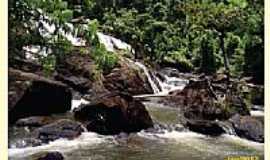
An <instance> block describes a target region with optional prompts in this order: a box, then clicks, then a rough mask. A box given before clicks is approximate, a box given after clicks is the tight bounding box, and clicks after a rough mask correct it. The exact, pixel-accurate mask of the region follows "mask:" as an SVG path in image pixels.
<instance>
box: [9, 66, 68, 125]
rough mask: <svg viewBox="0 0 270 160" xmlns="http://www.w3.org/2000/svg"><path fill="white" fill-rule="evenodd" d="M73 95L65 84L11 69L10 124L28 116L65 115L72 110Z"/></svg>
mask: <svg viewBox="0 0 270 160" xmlns="http://www.w3.org/2000/svg"><path fill="white" fill-rule="evenodd" d="M71 99H72V94H71V91H70V90H69V89H68V87H67V86H66V85H64V84H63V83H60V82H57V81H54V80H51V79H48V78H45V77H42V76H38V75H36V74H33V73H26V72H22V71H20V70H15V69H12V68H10V69H9V88H8V105H9V108H8V114H9V123H14V122H15V121H16V120H17V119H19V118H24V117H28V116H40V115H50V114H53V113H63V112H66V111H68V110H70V109H71Z"/></svg>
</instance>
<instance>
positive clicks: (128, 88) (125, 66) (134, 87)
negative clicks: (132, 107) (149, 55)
mask: <svg viewBox="0 0 270 160" xmlns="http://www.w3.org/2000/svg"><path fill="white" fill-rule="evenodd" d="M104 77H105V79H104V86H105V88H106V89H108V90H109V91H118V92H126V93H129V94H131V95H139V94H149V93H153V91H152V88H151V86H150V84H149V82H148V80H147V77H146V75H145V74H144V72H143V71H142V70H140V69H139V68H138V66H136V65H135V64H134V63H133V62H131V61H129V60H127V59H124V58H123V59H121V58H120V60H119V66H118V67H116V68H114V69H113V70H112V71H111V72H110V73H109V74H107V75H105V76H104Z"/></svg>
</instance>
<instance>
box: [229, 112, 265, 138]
mask: <svg viewBox="0 0 270 160" xmlns="http://www.w3.org/2000/svg"><path fill="white" fill-rule="evenodd" d="M229 121H230V122H231V123H232V125H233V128H234V130H235V132H236V134H237V135H238V136H240V137H243V138H246V139H249V140H252V141H256V142H261V143H263V142H264V126H263V124H262V122H261V121H260V120H258V119H255V118H253V117H251V116H240V115H235V116H233V117H232V118H231V119H230V120H229Z"/></svg>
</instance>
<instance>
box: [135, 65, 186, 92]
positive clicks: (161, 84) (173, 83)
mask: <svg viewBox="0 0 270 160" xmlns="http://www.w3.org/2000/svg"><path fill="white" fill-rule="evenodd" d="M135 64H136V65H137V66H138V67H139V68H141V69H142V70H143V71H144V74H145V75H146V76H147V79H148V82H149V83H150V85H151V87H152V89H153V92H154V95H155V96H166V95H168V94H169V93H170V92H172V91H175V90H182V89H183V88H184V87H185V86H186V84H187V83H188V82H189V81H188V80H187V79H183V78H178V77H170V76H168V75H165V74H164V75H163V77H164V80H161V79H160V78H159V77H157V76H156V75H155V74H152V73H151V72H150V70H149V69H147V67H146V66H145V65H144V64H142V63H141V62H135ZM160 74H161V73H160ZM139 96H147V95H139ZM148 96H150V95H148ZM137 97H138V96H137Z"/></svg>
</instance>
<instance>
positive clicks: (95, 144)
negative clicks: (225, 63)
mask: <svg viewBox="0 0 270 160" xmlns="http://www.w3.org/2000/svg"><path fill="white" fill-rule="evenodd" d="M98 36H99V37H100V39H101V41H103V42H104V43H105V44H106V43H107V44H106V45H105V46H109V47H110V49H111V50H112V51H113V46H115V45H123V44H121V43H120V42H118V41H117V40H110V39H108V38H111V37H110V36H104V35H102V34H101V33H99V34H98ZM113 42H114V43H113ZM108 43H113V44H108ZM124 45H126V44H124ZM128 47H129V46H128ZM128 47H125V48H128ZM107 48H108V47H107ZM118 48H121V46H120V47H118ZM134 63H135V64H136V65H137V66H138V67H139V68H140V69H141V70H143V72H144V73H145V75H146V76H147V78H148V81H149V83H150V85H151V87H152V89H153V91H154V94H150V95H138V96H135V97H155V99H158V98H159V96H166V95H168V94H169V92H171V91H174V90H179V89H183V88H184V87H185V85H186V84H187V83H188V80H186V79H181V78H179V77H170V76H168V75H164V79H163V80H161V79H160V78H158V77H157V76H156V75H154V74H153V73H151V72H150V71H149V70H148V69H147V67H146V66H144V65H143V64H142V63H140V62H134ZM81 103H87V102H86V101H85V100H83V99H82V100H74V101H73V105H72V109H74V108H76V107H78V106H79V105H80V104H81ZM143 103H144V104H145V106H146V109H147V110H148V112H149V114H150V116H151V117H152V119H153V121H154V122H155V129H153V130H151V129H150V130H142V131H141V132H138V133H132V134H129V135H127V134H125V133H120V134H119V135H114V136H104V135H99V134H96V133H94V132H84V133H83V134H82V135H80V136H79V137H78V138H76V139H74V140H66V139H58V140H56V141H53V142H50V143H49V144H45V145H42V146H37V147H26V148H17V147H16V146H13V142H14V141H16V139H20V138H21V137H24V136H25V135H27V134H31V130H30V129H28V128H21V129H18V128H12V127H10V128H9V144H10V148H9V150H8V155H9V159H10V160H31V159H35V156H36V155H37V154H39V153H42V152H46V151H59V152H61V153H62V154H63V155H64V157H65V159H66V160H158V159H161V160H223V159H225V158H226V157H228V156H241V155H242V156H248V155H251V156H259V157H260V160H263V159H264V158H263V155H264V144H263V143H257V142H253V141H249V140H246V139H242V138H239V137H237V136H234V135H229V134H223V135H221V136H217V137H210V136H206V135H202V134H198V133H195V132H191V131H189V130H187V129H185V128H184V127H183V126H182V125H181V122H179V119H180V118H179V116H181V114H180V112H181V111H179V110H178V109H177V108H172V107H170V106H165V105H163V104H160V103H158V100H155V101H147V102H143ZM71 112H72V111H71ZM67 114H71V113H67ZM252 115H254V116H256V117H259V118H261V119H262V120H263V118H264V112H263V111H261V110H256V111H253V112H252ZM65 117H66V115H65ZM160 126H163V127H160Z"/></svg>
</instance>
